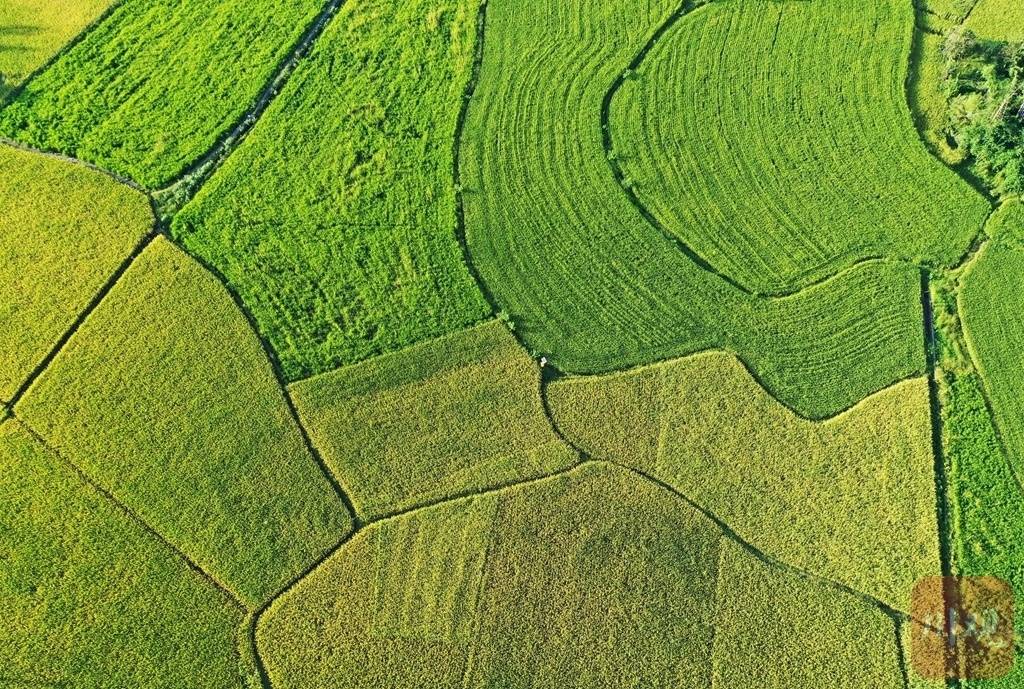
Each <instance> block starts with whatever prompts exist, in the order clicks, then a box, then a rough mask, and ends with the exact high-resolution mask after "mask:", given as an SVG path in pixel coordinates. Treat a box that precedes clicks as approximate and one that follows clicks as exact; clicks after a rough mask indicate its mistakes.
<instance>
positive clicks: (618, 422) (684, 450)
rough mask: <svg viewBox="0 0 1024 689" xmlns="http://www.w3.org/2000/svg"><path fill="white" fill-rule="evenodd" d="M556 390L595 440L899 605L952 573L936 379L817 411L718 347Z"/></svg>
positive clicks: (786, 553) (750, 529) (726, 517)
mask: <svg viewBox="0 0 1024 689" xmlns="http://www.w3.org/2000/svg"><path fill="white" fill-rule="evenodd" d="M548 401H549V405H550V407H551V409H552V415H553V417H554V420H555V423H556V424H557V426H558V428H559V430H560V431H561V432H562V433H563V434H565V436H566V437H567V439H568V440H569V441H570V442H572V443H574V444H575V445H576V446H578V447H580V449H581V450H583V451H584V452H585V453H587V454H588V455H590V456H592V457H594V458H595V459H600V460H607V461H612V462H615V463H618V464H622V465H625V466H630V467H634V468H636V469H638V470H640V471H642V472H644V473H646V474H649V475H652V476H654V477H656V478H657V479H659V480H661V481H664V482H665V483H667V484H669V485H671V486H673V487H674V488H675V489H677V490H679V491H680V492H681V493H683V494H684V495H686V496H687V497H689V499H691V500H693V501H694V502H695V503H696V504H698V505H700V506H702V507H703V508H705V509H707V510H709V511H710V512H711V513H713V514H715V515H717V516H718V517H719V518H720V519H722V520H723V521H724V522H725V523H726V524H728V525H729V526H730V527H731V528H732V529H733V530H734V531H735V532H736V533H737V534H739V536H740V537H741V538H743V539H744V540H746V541H748V542H750V543H752V544H754V545H755V546H757V547H758V548H760V549H761V550H763V551H764V552H766V553H768V554H769V555H771V556H772V557H775V558H777V559H779V560H781V561H783V562H787V563H789V564H792V565H794V566H796V567H799V568H801V569H804V570H807V571H810V572H812V573H815V574H817V575H819V576H822V577H825V578H827V579H830V580H834V581H839V582H842V583H845V584H846V585H848V586H850V587H851V588H853V589H856V590H858V591H862V592H864V593H867V594H869V595H871V596H873V597H875V598H877V599H879V600H882V601H885V602H886V603H888V604H889V605H890V606H892V607H894V608H905V606H906V605H907V596H908V592H909V591H910V589H911V587H912V585H913V583H914V581H916V579H917V578H918V577H920V576H925V575H929V574H935V573H937V572H938V569H939V563H938V535H937V533H936V524H935V490H934V479H933V473H932V472H933V459H932V456H931V425H930V417H929V407H928V391H927V385H926V382H925V380H924V379H923V378H922V379H915V380H910V381H906V382H902V383H899V384H897V385H895V386H893V387H891V388H887V389H886V390H884V391H882V392H879V393H877V394H876V395H874V396H872V397H870V398H869V399H867V400H865V401H863V402H861V403H859V404H858V405H857V406H856V407H854V408H852V409H850V410H848V411H846V412H844V413H843V414H841V415H839V416H837V417H835V418H832V419H829V420H827V421H821V422H815V421H809V420H806V419H803V418H800V417H798V416H797V415H795V414H794V413H793V412H791V411H790V410H788V409H786V408H785V407H783V406H782V405H781V404H779V403H778V401H776V400H775V399H773V398H772V397H771V396H770V395H768V394H767V393H766V392H765V391H764V390H763V389H762V388H761V387H760V386H759V385H758V384H757V382H756V381H755V380H753V379H752V378H751V377H750V375H749V373H747V371H746V370H744V368H743V366H742V365H741V364H740V363H739V362H737V361H736V359H735V358H733V357H731V356H729V355H726V354H719V353H713V354H702V355H697V356H694V357H690V358H687V359H683V360H679V361H675V362H669V363H665V364H657V365H654V366H650V367H647V368H643V369H638V370H635V371H629V372H625V373H618V374H613V375H609V376H602V377H588V378H570V379H566V380H563V381H558V382H555V383H553V384H552V385H551V386H550V387H549V389H548ZM851 515H856V518H851Z"/></svg>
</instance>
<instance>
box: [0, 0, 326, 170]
mask: <svg viewBox="0 0 1024 689" xmlns="http://www.w3.org/2000/svg"><path fill="white" fill-rule="evenodd" d="M41 4H43V3H41ZM74 4H75V3H65V2H62V3H59V5H57V6H60V7H64V6H66V5H74ZM322 8H323V3H321V2H320V1H319V0H293V1H292V2H288V3H276V2H273V1H272V0H155V1H154V0H123V1H122V2H121V3H120V4H119V5H118V6H117V7H116V8H115V9H114V11H113V12H112V13H111V14H110V16H109V17H107V18H106V19H105V20H104V21H103V22H101V23H100V24H99V25H98V26H97V27H95V28H94V29H92V30H91V31H90V32H89V33H88V34H87V35H86V36H85V37H84V38H83V40H82V41H80V42H79V43H78V44H76V45H75V46H74V47H73V48H71V49H70V50H68V51H67V52H65V53H64V54H63V55H61V56H60V57H59V59H57V60H56V62H54V63H53V64H52V65H50V66H49V67H48V68H47V69H46V70H44V71H43V72H42V73H40V74H39V75H38V76H36V77H35V78H33V79H32V80H31V81H29V82H28V83H27V84H26V85H25V87H24V89H23V90H22V91H21V92H20V93H19V94H18V96H17V98H16V99H15V100H14V101H13V102H12V103H11V104H10V105H8V106H7V107H6V108H4V109H3V110H0V133H2V134H3V135H5V136H8V137H10V138H13V139H17V140H18V141H21V142H23V143H26V144H29V145H31V146H34V147H36V148H41V149H44V150H51V151H59V152H61V153H66V154H69V155H73V156H75V157H77V158H81V159H82V160H86V161H88V162H91V163H95V164H97V165H99V166H100V167H103V168H105V169H108V170H113V171H115V172H117V173H119V174H121V175H124V176H126V177H130V178H131V179H133V180H135V181H136V182H138V183H139V184H141V185H143V186H145V187H147V188H156V187H159V186H162V185H166V184H168V183H170V182H171V181H173V180H174V178H175V177H176V176H177V175H179V174H181V173H182V172H183V171H184V170H185V169H186V168H187V167H188V165H189V164H191V163H193V162H195V161H196V160H197V159H199V158H200V157H201V156H202V155H203V154H205V153H206V152H207V151H208V150H209V149H210V148H212V147H213V145H214V144H215V143H216V142H217V140H218V138H219V137H220V136H222V135H223V134H225V133H226V132H227V131H228V130H229V128H230V127H231V126H232V125H233V124H234V122H235V121H237V120H238V119H240V118H241V116H242V114H243V113H244V112H245V110H246V109H247V108H248V107H249V106H250V105H251V104H252V103H253V102H254V101H255V100H256V97H257V95H258V94H259V92H260V91H261V90H262V89H263V87H264V86H265V85H266V84H267V82H268V81H269V80H270V77H271V75H273V74H274V72H275V70H276V69H277V66H278V64H279V63H281V62H282V61H283V59H284V58H285V56H286V55H288V54H289V51H290V50H291V49H292V47H293V45H294V44H295V43H296V42H297V41H298V39H299V37H300V36H301V35H302V33H303V31H304V30H305V28H306V26H307V25H308V24H310V23H311V22H312V20H313V18H314V17H315V16H316V14H317V13H318V12H319V11H320V10H321V9H322Z"/></svg>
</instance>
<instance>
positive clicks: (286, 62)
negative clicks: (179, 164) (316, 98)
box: [152, 0, 347, 281]
mask: <svg viewBox="0 0 1024 689" xmlns="http://www.w3.org/2000/svg"><path fill="white" fill-rule="evenodd" d="M346 1H347V0H327V3H326V4H325V5H324V8H323V9H322V10H321V11H320V13H319V14H318V15H316V17H314V19H313V21H312V23H310V25H309V26H308V27H307V28H306V30H305V32H304V33H303V34H302V35H301V36H299V39H298V41H297V42H296V44H295V45H294V46H293V48H292V50H291V51H290V52H289V53H288V54H287V55H286V56H285V58H284V59H283V60H282V61H281V64H280V65H279V66H278V68H277V71H275V72H274V73H273V74H272V75H271V77H270V79H269V80H268V81H267V83H266V85H265V86H264V87H263V89H262V90H261V91H260V92H259V94H258V95H257V97H256V99H255V101H253V103H252V105H251V106H250V107H249V108H248V109H247V110H246V111H245V112H243V113H242V115H241V117H239V118H238V120H237V121H236V122H235V124H234V125H233V126H232V127H231V128H230V129H228V130H227V131H226V132H224V134H223V135H222V136H221V138H220V139H219V140H218V141H217V142H216V143H214V145H213V146H212V147H211V148H210V149H209V150H208V151H207V152H206V153H205V154H204V155H203V156H202V157H201V158H199V159H198V160H196V161H195V162H193V163H192V164H191V165H189V166H188V167H186V168H185V169H184V170H183V171H182V173H181V174H180V175H178V177H177V178H176V179H174V180H173V181H171V182H170V183H169V184H167V185H165V186H163V187H161V188H160V189H154V190H153V192H152V196H153V198H154V201H155V203H156V204H157V205H158V206H159V207H160V209H161V212H160V216H161V220H162V222H164V223H165V224H166V220H167V219H169V218H170V217H171V216H173V215H174V214H175V213H176V212H177V211H178V210H180V209H181V208H182V207H183V206H184V205H185V204H186V203H188V202H189V201H190V200H191V199H192V197H193V196H195V194H196V192H197V191H199V188H200V187H202V186H203V184H205V183H206V181H207V180H209V178H210V177H211V176H212V175H213V173H214V172H216V170H217V168H219V167H220V166H221V165H222V164H223V163H224V161H225V160H227V158H228V157H229V156H230V155H231V154H232V153H233V152H234V151H235V149H237V148H238V146H240V145H241V143H242V142H243V141H244V140H245V137H246V136H247V135H248V134H249V132H250V131H251V130H252V128H253V127H254V126H256V123H257V122H258V121H259V120H260V118H261V117H262V116H263V114H264V113H265V112H266V111H267V108H268V107H269V106H270V104H271V103H272V102H273V100H274V99H275V98H277V96H278V95H279V94H280V93H281V90H282V89H283V88H284V85H285V84H286V83H287V82H288V80H289V79H290V78H291V76H292V74H293V73H294V72H295V68H296V67H298V65H299V62H300V61H301V60H302V58H304V57H305V56H306V55H307V54H308V53H309V50H310V49H311V48H312V47H313V44H314V43H316V41H317V39H319V38H320V36H321V35H323V32H324V29H326V28H327V25H328V24H330V22H331V20H332V19H333V18H334V16H335V15H336V14H337V13H338V10H339V9H341V6H342V5H344V4H345V2H346ZM222 281H223V280H222Z"/></svg>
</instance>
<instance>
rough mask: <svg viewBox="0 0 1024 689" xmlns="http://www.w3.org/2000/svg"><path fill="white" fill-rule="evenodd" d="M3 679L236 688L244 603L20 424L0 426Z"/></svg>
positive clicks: (106, 687)
mask: <svg viewBox="0 0 1024 689" xmlns="http://www.w3.org/2000/svg"><path fill="white" fill-rule="evenodd" d="M0 553H2V554H3V560H2V562H3V566H0V609H2V610H3V614H4V623H3V624H0V668H2V670H0V685H2V686H4V687H11V688H12V689H18V688H21V687H33V688H35V687H40V688H41V687H95V688H96V689H101V688H102V689H123V688H124V687H203V688H208V689H230V688H240V687H241V686H242V682H241V679H240V678H239V667H238V656H237V652H236V650H235V645H236V640H235V633H236V629H237V628H238V626H239V625H240V623H241V621H242V616H243V611H242V610H241V609H240V608H239V607H238V606H237V604H235V603H234V602H233V601H232V600H231V599H230V598H229V597H228V595H227V594H225V593H224V592H223V591H220V590H218V589H217V588H216V586H215V585H214V584H213V583H212V582H210V581H208V580H206V579H204V578H203V577H202V576H200V575H199V574H197V573H196V572H195V571H193V570H192V569H191V568H190V567H189V565H188V563H186V562H185V561H184V560H183V559H181V558H180V557H179V556H178V554H177V553H175V552H174V550H173V549H172V548H171V547H169V546H168V545H167V544H166V543H162V542H161V541H160V540H158V539H157V538H156V537H154V536H153V534H151V533H150V532H148V531H147V530H146V528H145V527H144V526H142V525H140V524H139V523H138V522H137V521H136V520H134V519H133V518H131V517H130V516H129V515H128V514H127V513H126V512H125V511H124V510H122V509H120V508H119V507H118V506H116V505H115V504H114V503H113V502H112V501H111V500H109V499H108V498H107V497H106V496H104V495H102V494H101V493H100V492H98V491H97V490H96V489H95V488H93V487H92V486H90V485H88V484H87V483H85V482H84V481H83V480H82V479H81V477H80V476H79V475H78V474H77V473H76V472H75V471H74V470H73V469H71V468H70V467H69V466H68V465H67V464H65V463H64V462H62V461H61V460H59V459H58V458H57V457H56V456H55V455H54V453H53V452H52V451H50V450H48V449H46V448H44V447H43V446H42V444H41V443H40V442H39V441H38V440H36V439H35V438H33V437H32V435H31V433H30V432H29V431H28V430H26V429H25V428H24V426H22V425H21V424H20V423H18V422H17V421H6V422H4V423H3V424H2V425H0Z"/></svg>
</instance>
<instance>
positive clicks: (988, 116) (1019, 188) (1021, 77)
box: [942, 27, 1024, 196]
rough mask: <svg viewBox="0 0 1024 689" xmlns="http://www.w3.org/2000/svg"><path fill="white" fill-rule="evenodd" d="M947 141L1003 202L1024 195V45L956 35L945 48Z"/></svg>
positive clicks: (956, 30) (965, 33)
mask: <svg viewBox="0 0 1024 689" xmlns="http://www.w3.org/2000/svg"><path fill="white" fill-rule="evenodd" d="M942 59H943V62H944V80H943V83H942V86H943V92H944V94H945V96H946V99H947V122H946V127H945V133H946V137H947V139H948V140H949V141H950V142H952V143H953V145H955V146H956V148H957V150H958V151H959V153H960V155H961V156H962V157H964V158H965V160H966V162H967V164H968V165H969V166H970V170H971V171H972V173H973V174H974V175H976V176H978V177H980V178H981V179H983V180H984V181H985V183H986V184H987V185H988V186H989V187H991V189H992V191H993V192H994V193H995V194H996V195H999V196H1011V195H1018V194H1022V193H1024V42H1017V43H1007V42H1000V41H992V40H983V39H980V38H978V37H977V36H975V34H974V33H973V32H972V31H971V30H970V29H964V28H962V27H957V28H954V29H952V30H951V31H950V32H949V33H948V34H947V36H946V38H945V39H944V42H943V44H942Z"/></svg>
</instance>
